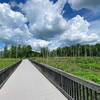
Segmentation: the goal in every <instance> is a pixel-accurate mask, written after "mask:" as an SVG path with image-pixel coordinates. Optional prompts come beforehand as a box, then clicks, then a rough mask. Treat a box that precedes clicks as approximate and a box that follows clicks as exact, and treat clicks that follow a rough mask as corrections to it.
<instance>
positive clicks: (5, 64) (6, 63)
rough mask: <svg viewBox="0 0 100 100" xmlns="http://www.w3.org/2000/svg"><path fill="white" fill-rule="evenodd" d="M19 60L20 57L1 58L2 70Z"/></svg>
mask: <svg viewBox="0 0 100 100" xmlns="http://www.w3.org/2000/svg"><path fill="white" fill-rule="evenodd" d="M18 60H19V59H0V70H1V69H3V68H6V67H8V66H10V65H12V64H14V63H16V62H17V61H18Z"/></svg>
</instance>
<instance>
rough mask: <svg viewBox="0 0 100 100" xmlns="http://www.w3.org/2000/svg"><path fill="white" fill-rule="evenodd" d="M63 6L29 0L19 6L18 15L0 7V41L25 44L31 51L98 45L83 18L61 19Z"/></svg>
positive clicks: (46, 0)
mask: <svg viewBox="0 0 100 100" xmlns="http://www.w3.org/2000/svg"><path fill="white" fill-rule="evenodd" d="M72 1H74V0H72ZM66 2H67V0H58V1H57V2H56V3H55V4H54V3H52V2H51V1H49V0H30V1H27V2H26V3H25V4H22V5H21V6H20V7H21V10H22V11H21V12H17V11H13V10H12V9H11V7H10V5H9V4H6V3H2V4H0V40H2V41H3V42H5V43H9V44H12V43H14V44H29V45H31V46H32V47H33V49H34V50H39V48H41V47H46V46H48V47H49V48H50V49H55V48H57V47H62V46H66V45H71V44H76V43H82V44H83V43H97V42H99V35H98V34H96V33H95V32H92V31H91V30H90V26H91V23H89V22H88V21H87V20H85V19H84V18H83V17H81V16H80V15H77V16H76V17H74V18H72V19H70V20H66V19H65V18H64V17H63V8H64V6H65V4H66ZM33 5H34V6H33Z"/></svg>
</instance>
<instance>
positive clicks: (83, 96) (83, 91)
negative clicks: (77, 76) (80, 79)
mask: <svg viewBox="0 0 100 100" xmlns="http://www.w3.org/2000/svg"><path fill="white" fill-rule="evenodd" d="M82 93H83V94H82V98H83V99H82V100H85V88H84V86H82Z"/></svg>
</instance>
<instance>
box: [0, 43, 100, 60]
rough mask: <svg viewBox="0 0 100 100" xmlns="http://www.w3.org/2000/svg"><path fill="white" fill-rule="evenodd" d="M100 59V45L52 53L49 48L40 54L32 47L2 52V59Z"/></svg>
mask: <svg viewBox="0 0 100 100" xmlns="http://www.w3.org/2000/svg"><path fill="white" fill-rule="evenodd" d="M80 56H82V57H83V56H84V57H88V56H89V57H100V44H96V45H80V44H76V45H72V46H66V47H63V48H57V49H56V50H52V51H50V50H49V48H48V47H45V48H41V50H40V52H36V51H33V50H32V47H31V46H30V45H17V46H16V45H12V46H10V47H8V46H5V47H4V50H3V51H0V57H2V58H28V57H45V58H46V57H80Z"/></svg>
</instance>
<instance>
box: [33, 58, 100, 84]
mask: <svg viewBox="0 0 100 100" xmlns="http://www.w3.org/2000/svg"><path fill="white" fill-rule="evenodd" d="M33 59H34V60H36V61H38V62H40V63H45V64H48V65H51V66H54V67H56V68H58V69H61V70H64V71H65V72H68V73H71V74H74V75H76V76H78V77H81V78H83V79H87V80H91V81H94V82H97V83H100V57H49V58H48V60H47V59H45V58H33Z"/></svg>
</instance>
